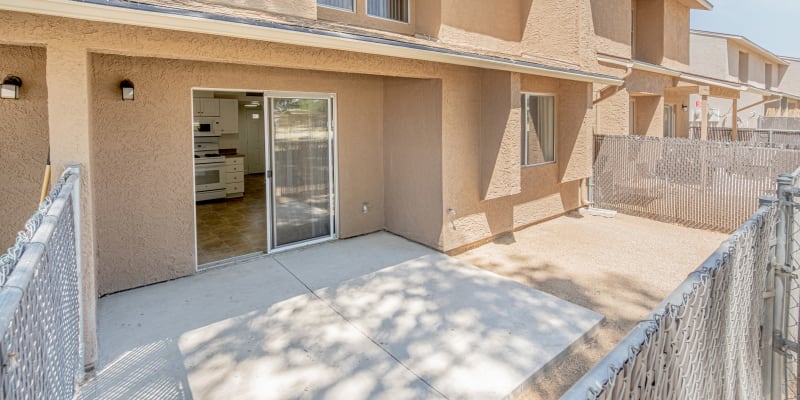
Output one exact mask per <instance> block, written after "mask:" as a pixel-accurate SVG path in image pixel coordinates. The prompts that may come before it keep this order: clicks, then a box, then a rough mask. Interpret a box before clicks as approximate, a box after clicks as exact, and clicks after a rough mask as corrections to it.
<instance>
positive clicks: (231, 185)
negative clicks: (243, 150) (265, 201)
mask: <svg viewBox="0 0 800 400" xmlns="http://www.w3.org/2000/svg"><path fill="white" fill-rule="evenodd" d="M225 186H226V187H225V193H226V195H227V197H228V198H233V197H242V196H244V156H226V157H225Z"/></svg>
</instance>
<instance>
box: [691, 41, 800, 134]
mask: <svg viewBox="0 0 800 400" xmlns="http://www.w3.org/2000/svg"><path fill="white" fill-rule="evenodd" d="M690 61H691V72H692V73H695V74H698V75H702V76H706V77H709V78H712V79H715V80H719V81H722V82H724V83H725V84H727V85H730V86H733V87H737V86H738V87H739V91H740V93H741V94H740V97H739V99H738V104H737V113H736V114H737V118H738V120H737V121H738V125H739V127H743V128H758V127H759V124H758V122H759V119H760V118H761V117H764V116H768V117H778V116H779V117H800V114H798V112H800V111H798V110H800V108H799V107H798V104H800V87H798V85H800V76H799V75H800V72H797V71H796V70H797V69H800V67H798V66H797V61H792V59H791V58H783V57H780V56H777V55H775V54H773V53H772V52H770V51H769V50H767V49H764V48H763V47H761V46H759V45H758V44H756V43H754V42H752V41H750V40H749V39H747V38H745V37H743V36H738V35H730V34H724V33H715V32H704V31H692V32H691V58H690ZM700 100H701V99H700V96H698V95H692V98H691V101H690V117H689V118H690V122H691V123H692V124H695V125H699V124H700V120H701V111H700V109H699V107H697V104H698V102H700ZM733 106H734V104H733V101H732V100H731V99H721V98H711V99H709V123H710V124H711V125H713V126H723V127H731V126H732V124H733Z"/></svg>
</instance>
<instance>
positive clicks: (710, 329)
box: [562, 150, 800, 400]
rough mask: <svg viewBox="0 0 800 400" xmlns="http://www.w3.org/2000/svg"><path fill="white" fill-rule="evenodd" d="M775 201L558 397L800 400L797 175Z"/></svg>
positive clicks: (799, 172) (784, 179) (764, 204)
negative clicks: (799, 375) (799, 371)
mask: <svg viewBox="0 0 800 400" xmlns="http://www.w3.org/2000/svg"><path fill="white" fill-rule="evenodd" d="M600 151H601V152H602V150H600ZM701 151H702V150H701ZM797 165H800V163H797V164H796V165H795V167H796V166H797ZM790 170H791V169H790ZM605 173H611V171H606V172H605ZM595 174H596V179H597V178H599V176H597V175H598V171H597V170H596V171H595ZM773 182H774V181H773ZM773 187H775V186H773ZM772 193H773V196H774V195H777V198H776V197H770V196H762V197H761V198H760V200H759V201H758V202H756V197H755V196H753V197H751V202H752V203H754V204H757V205H758V208H757V209H756V210H755V212H754V213H753V214H752V215H751V216H750V217H749V218H748V219H747V220H746V221H745V222H744V223H743V224H741V225H740V226H739V227H738V229H736V230H735V231H734V232H733V234H732V235H731V236H730V238H729V239H728V240H726V241H725V242H724V243H722V245H721V246H720V247H719V249H718V250H717V251H716V252H715V253H714V254H712V255H711V256H710V257H709V258H708V259H707V260H706V261H705V262H704V263H703V264H702V265H701V266H700V267H699V268H697V269H696V270H695V271H694V272H693V273H691V274H690V275H689V276H688V277H687V279H686V280H685V281H684V282H683V283H682V284H681V285H680V286H679V287H678V288H677V289H676V290H675V291H674V292H673V293H672V294H670V295H669V296H668V297H667V298H666V299H665V300H664V301H663V302H662V303H661V304H660V305H659V306H657V307H656V308H655V309H654V311H653V312H652V313H651V314H650V315H648V316H647V317H646V318H645V319H644V320H643V321H642V322H640V323H639V324H638V325H637V326H636V327H635V328H634V329H633V330H632V331H631V332H630V333H629V334H628V335H627V336H626V337H625V338H624V339H623V340H622V341H621V343H620V344H619V345H618V346H617V347H616V348H614V349H613V350H612V351H611V352H610V353H609V354H608V355H607V356H606V357H605V358H603V359H602V360H601V361H600V362H599V363H598V364H597V365H596V366H595V367H594V368H592V369H591V370H590V371H589V372H588V373H587V374H586V375H585V376H584V377H583V378H581V379H580V380H579V381H578V382H576V383H575V385H574V386H573V387H572V388H571V389H570V390H569V391H567V393H565V394H564V395H563V396H562V399H563V400H584V399H592V400H594V399H643V400H644V399H652V400H661V399H665V400H669V399H769V400H785V399H797V398H798V379H797V373H798V363H800V357H798V337H800V331H798V329H800V325H798V319H799V318H800V285H798V283H799V281H798V274H799V273H800V271H799V270H798V268H800V203H798V201H799V200H800V169H796V170H795V172H794V173H792V174H783V175H780V177H779V178H778V184H777V190H774V189H773V190H772Z"/></svg>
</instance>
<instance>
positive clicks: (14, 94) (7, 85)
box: [0, 75, 22, 99]
mask: <svg viewBox="0 0 800 400" xmlns="http://www.w3.org/2000/svg"><path fill="white" fill-rule="evenodd" d="M21 86H22V79H20V78H19V77H18V76H14V75H8V76H6V77H5V79H3V86H2V87H0V99H18V98H19V88H20V87H21Z"/></svg>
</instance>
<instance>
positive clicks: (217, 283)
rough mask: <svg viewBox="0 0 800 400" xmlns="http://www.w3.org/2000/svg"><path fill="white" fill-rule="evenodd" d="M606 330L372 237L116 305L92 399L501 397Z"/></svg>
mask: <svg viewBox="0 0 800 400" xmlns="http://www.w3.org/2000/svg"><path fill="white" fill-rule="evenodd" d="M379 250H381V251H379ZM284 266H285V268H284ZM290 271H291V273H290ZM337 271H338V272H339V273H336V272H337ZM294 276H297V277H299V278H300V280H301V281H302V283H301V282H300V281H298V280H296V279H295V278H294ZM306 286H308V287H310V288H312V289H313V293H310V292H309V291H308V290H307V289H306ZM601 318H602V317H601V316H600V315H598V314H596V313H593V312H591V311H588V310H586V309H583V308H580V307H577V306H575V305H573V304H569V303H567V302H566V301H563V300H560V299H558V298H555V297H553V296H550V295H547V294H545V293H543V292H539V291H537V290H533V289H531V288H529V287H526V286H524V285H521V284H519V283H517V282H514V281H512V280H510V279H506V278H502V277H500V276H498V275H495V274H492V273H488V272H486V271H483V270H481V269H478V268H476V267H473V266H471V265H468V264H465V263H463V262H459V261H457V260H455V259H453V258H450V257H447V256H445V255H442V254H440V253H437V252H434V251H432V250H429V249H426V248H424V247H422V246H418V245H415V244H412V243H410V242H407V241H405V240H403V239H400V238H397V237H394V236H392V235H388V234H377V235H370V236H366V237H362V238H357V239H352V240H347V241H339V242H334V243H329V244H326V245H322V246H316V247H311V248H307V249H305V250H303V251H298V252H291V253H284V254H281V255H278V256H276V257H274V258H265V259H263V260H258V261H256V262H251V263H248V264H243V265H239V266H234V267H231V268H226V269H220V270H215V271H209V272H207V273H203V274H199V275H196V276H194V277H190V278H185V279H180V280H177V281H173V282H168V283H164V284H161V285H154V286H151V287H147V288H143V289H137V290H133V291H129V292H125V293H120V294H118V295H112V296H108V297H106V298H103V299H102V300H101V303H100V351H101V363H102V364H101V370H100V373H99V374H98V377H97V378H96V379H95V380H94V381H93V382H91V383H90V384H89V385H87V386H85V387H84V388H83V390H84V393H83V394H84V396H83V397H82V398H87V399H88V398H93V397H87V396H88V395H90V392H89V391H91V392H93V393H94V394H95V395H96V397H95V398H104V399H105V398H111V399H116V398H119V399H122V398H137V399H139V398H141V399H151V398H152V399H155V398H159V399H161V398H168V399H173V398H174V399H191V398H193V399H225V400H227V399H230V398H236V399H273V398H274V399H283V398H309V399H317V398H346V399H367V398H369V399H373V398H391V399H405V398H409V399H411V398H415V399H416V398H441V397H449V398H465V397H469V398H500V397H503V396H505V395H507V394H509V393H511V392H512V391H516V392H520V391H521V390H523V389H525V387H526V385H525V383H526V382H528V381H529V380H530V377H531V376H532V375H534V374H535V373H536V371H537V370H539V369H541V368H542V367H544V366H546V365H547V364H548V362H550V361H551V360H552V359H553V358H554V357H556V356H558V355H559V354H560V353H561V352H562V351H563V350H564V349H565V348H567V347H569V346H570V345H571V344H572V343H573V342H575V341H576V340H578V339H580V338H581V337H582V336H583V335H584V334H585V332H586V331H588V330H590V329H591V328H592V327H594V326H595V325H596V324H597V323H598V322H599V321H600V319H601Z"/></svg>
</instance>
